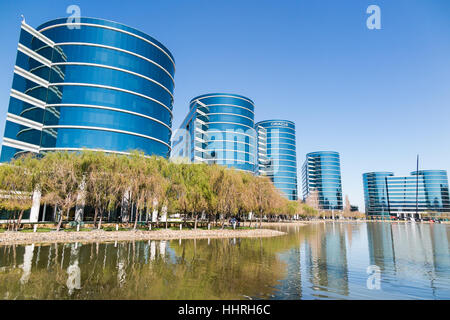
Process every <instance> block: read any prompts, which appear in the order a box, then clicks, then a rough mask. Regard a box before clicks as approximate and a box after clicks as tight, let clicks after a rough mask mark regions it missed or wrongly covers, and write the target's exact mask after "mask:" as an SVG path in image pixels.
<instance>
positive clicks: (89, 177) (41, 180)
mask: <svg viewBox="0 0 450 320" xmlns="http://www.w3.org/2000/svg"><path fill="white" fill-rule="evenodd" d="M0 190H1V191H0V192H1V194H0V207H1V208H3V209H5V210H8V211H9V212H11V213H12V214H10V215H9V223H8V229H9V228H11V229H14V230H17V229H18V227H19V225H20V224H21V220H22V217H23V214H24V212H25V211H26V210H27V209H30V208H31V206H32V197H31V195H32V194H33V192H38V193H40V194H41V200H40V201H41V203H46V204H48V205H51V206H53V207H54V208H57V218H56V221H55V222H56V224H57V230H59V229H60V228H61V225H62V222H63V217H64V216H66V217H68V216H69V213H70V210H71V209H73V208H75V207H76V206H77V205H78V206H79V205H81V206H90V207H91V208H93V209H94V212H95V214H94V218H93V220H94V221H93V223H94V227H98V228H100V227H101V224H102V219H103V218H104V216H105V213H106V212H108V211H109V210H117V209H118V208H119V207H120V208H121V217H120V218H121V222H122V223H126V224H130V225H132V226H133V228H134V229H136V228H137V226H138V221H139V220H140V219H139V218H141V219H142V217H144V220H145V221H146V222H147V223H148V222H149V220H150V217H151V215H152V212H156V214H157V215H158V214H159V215H161V212H167V213H168V214H172V213H179V214H181V216H182V217H183V218H184V221H187V220H188V219H189V220H191V221H192V220H193V221H195V223H194V228H197V222H198V220H199V218H201V217H204V218H206V219H207V221H209V222H214V223H215V224H216V225H218V224H219V225H221V226H222V227H223V226H224V224H225V221H226V220H227V219H229V218H231V217H238V218H240V219H241V220H245V219H247V217H248V214H249V212H252V213H253V215H254V216H255V217H257V218H258V220H259V223H260V224H261V221H262V219H263V216H267V217H270V218H276V217H280V216H285V217H292V216H294V215H296V214H298V215H301V216H304V217H306V216H314V215H315V214H316V210H315V209H312V208H311V207H309V206H307V205H305V204H302V203H300V202H298V201H289V200H287V199H285V198H284V197H283V196H282V195H281V194H280V192H279V191H278V190H277V189H276V188H275V186H274V185H273V183H272V182H271V181H270V179H269V178H268V177H263V176H255V175H252V174H251V173H247V172H243V171H238V170H234V169H230V168H226V167H224V166H220V165H216V164H212V165H208V164H187V163H175V162H172V161H169V160H167V159H165V158H162V157H157V156H150V157H148V156H144V154H143V153H141V152H139V151H133V152H131V154H127V155H125V154H123V155H122V154H108V153H104V152H95V151H82V152H60V151H57V152H49V153H45V154H44V155H38V156H36V155H33V154H25V155H22V156H20V157H18V158H15V159H13V160H11V162H10V163H7V164H3V165H1V166H0ZM133 210H134V215H133ZM133 217H134V218H133ZM74 219H75V220H78V219H79V218H77V214H76V213H75V217H74ZM166 221H167V219H166ZM250 224H251V221H250Z"/></svg>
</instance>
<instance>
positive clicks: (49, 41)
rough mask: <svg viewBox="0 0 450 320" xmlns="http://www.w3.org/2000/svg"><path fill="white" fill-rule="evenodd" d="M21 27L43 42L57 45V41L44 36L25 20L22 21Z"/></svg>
mask: <svg viewBox="0 0 450 320" xmlns="http://www.w3.org/2000/svg"><path fill="white" fill-rule="evenodd" d="M21 28H22V29H24V30H25V31H27V32H28V33H30V34H31V35H33V36H34V37H36V38H38V39H39V40H41V41H42V42H44V43H46V44H48V45H49V46H51V47H53V46H54V45H55V43H54V42H53V41H52V40H50V39H49V38H47V37H46V36H44V35H43V34H42V33H40V32H39V31H37V30H35V29H34V28H33V27H31V26H29V25H28V24H26V23H25V21H22V25H21Z"/></svg>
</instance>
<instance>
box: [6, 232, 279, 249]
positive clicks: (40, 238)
mask: <svg viewBox="0 0 450 320" xmlns="http://www.w3.org/2000/svg"><path fill="white" fill-rule="evenodd" d="M285 234H286V233H284V232H281V231H277V230H270V229H237V230H231V229H223V230H220V229H213V230H202V229H197V230H192V229H191V230H171V229H161V230H155V231H142V230H137V231H133V230H130V231H96V230H93V231H79V232H66V231H59V232H56V231H52V232H36V233H34V232H3V233H0V245H10V244H27V243H49V242H51V243H57V242H108V241H133V240H135V241H138V240H171V239H208V238H252V237H275V236H281V235H285Z"/></svg>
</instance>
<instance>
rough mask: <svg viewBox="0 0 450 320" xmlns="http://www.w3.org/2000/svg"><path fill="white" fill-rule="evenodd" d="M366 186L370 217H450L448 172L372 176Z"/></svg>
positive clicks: (382, 173)
mask: <svg viewBox="0 0 450 320" xmlns="http://www.w3.org/2000/svg"><path fill="white" fill-rule="evenodd" d="M363 182H364V197H365V203H366V214H367V215H369V216H385V215H392V216H398V217H416V215H420V214H423V213H430V214H432V215H440V214H442V213H450V199H449V189H448V177H447V172H446V171H445V170H419V171H413V172H411V175H409V176H394V174H393V173H392V172H370V173H365V174H363ZM416 218H417V217H416Z"/></svg>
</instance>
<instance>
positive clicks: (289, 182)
mask: <svg viewBox="0 0 450 320" xmlns="http://www.w3.org/2000/svg"><path fill="white" fill-rule="evenodd" d="M255 128H256V132H257V135H258V173H259V174H260V175H267V176H268V177H270V179H271V180H272V182H273V183H274V185H275V187H276V188H277V189H278V190H280V191H281V193H282V194H283V195H284V196H285V197H286V198H288V199H289V200H298V193H297V153H296V146H295V124H294V123H293V122H292V121H287V120H265V121H260V122H258V123H257V124H256V125H255Z"/></svg>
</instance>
